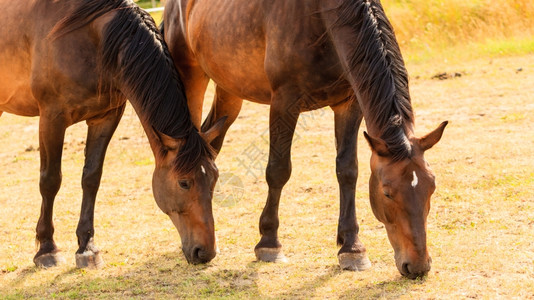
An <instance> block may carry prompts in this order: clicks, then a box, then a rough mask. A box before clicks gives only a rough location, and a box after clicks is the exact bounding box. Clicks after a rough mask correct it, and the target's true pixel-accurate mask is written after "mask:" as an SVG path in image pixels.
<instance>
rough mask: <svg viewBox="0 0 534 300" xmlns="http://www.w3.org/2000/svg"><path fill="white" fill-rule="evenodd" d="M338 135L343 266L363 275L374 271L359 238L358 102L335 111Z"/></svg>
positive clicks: (360, 119) (341, 256)
mask: <svg viewBox="0 0 534 300" xmlns="http://www.w3.org/2000/svg"><path fill="white" fill-rule="evenodd" d="M332 109H333V110H334V122H335V135H336V150H337V157H336V175H337V180H338V183H339V194H340V200H339V201H340V205H339V224H338V229H337V243H338V245H340V246H341V249H340V250H339V252H338V259H339V265H340V267H341V268H342V269H344V270H353V271H363V270H366V269H368V268H370V267H371V262H370V261H369V258H367V253H366V250H365V247H364V246H363V244H362V243H361V242H360V240H359V238H358V231H359V227H358V221H357V220H356V207H355V199H354V198H355V193H356V180H357V178H358V161H357V157H356V147H357V137H358V129H359V127H360V123H361V121H362V113H361V111H360V108H359V106H358V103H357V102H356V101H355V100H352V99H349V100H347V101H346V102H344V103H343V104H340V105H338V106H335V107H332Z"/></svg>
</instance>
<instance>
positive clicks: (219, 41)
mask: <svg viewBox="0 0 534 300" xmlns="http://www.w3.org/2000/svg"><path fill="white" fill-rule="evenodd" d="M179 1H180V0H175V1H174V2H179ZM186 2H187V3H186ZM182 4H187V5H185V6H183V8H186V10H185V12H184V11H182V14H181V17H182V22H183V23H184V25H185V26H184V27H185V32H184V33H183V39H184V40H185V42H186V44H187V48H188V52H189V54H187V53H186V55H185V56H186V59H189V60H194V61H195V62H196V63H198V64H199V65H200V66H201V67H202V69H203V70H204V71H205V72H206V74H207V75H208V76H209V77H210V78H212V79H213V80H214V81H215V82H216V83H217V84H218V85H219V86H220V87H222V88H223V89H225V90H227V91H228V92H230V93H232V94H234V95H236V96H239V97H241V98H244V99H248V100H252V101H255V102H260V103H267V104H268V103H270V101H271V95H272V93H273V91H274V90H276V89H278V88H280V87H281V86H283V85H287V84H293V85H295V86H298V87H299V88H300V89H302V90H303V91H302V92H303V94H307V95H310V97H313V98H314V101H315V104H314V105H315V106H316V107H311V106H310V107H307V109H314V108H318V107H321V106H325V105H329V103H330V101H336V100H338V99H340V98H346V95H347V90H348V89H345V90H343V91H342V92H340V90H341V89H339V85H338V86H337V88H336V89H333V88H329V87H331V86H332V85H336V82H339V78H340V77H341V75H342V73H343V72H342V69H341V67H340V65H339V62H338V58H337V56H336V55H335V51H334V49H333V47H332V45H331V44H330V43H329V40H328V39H324V38H323V37H324V35H325V32H326V29H325V27H324V25H323V22H322V20H321V18H320V15H319V14H318V11H317V9H318V5H317V4H316V1H281V0H274V1H260V0H236V1H230V2H228V3H225V5H220V2H219V1H216V0H195V1H194V2H189V0H182ZM178 15H180V14H178ZM178 15H175V17H178ZM166 22H168V21H167V20H166ZM177 24H178V23H177ZM166 30H169V29H168V28H166ZM170 34H171V33H169V32H167V33H166V36H169V35H170ZM169 44H171V45H172V44H173V41H170V43H169ZM171 47H172V46H171ZM177 51H181V50H179V49H178V50H177ZM182 51H185V50H182ZM182 55H183V53H182ZM173 57H174V58H175V59H176V57H180V55H174V54H173ZM191 57H192V58H191ZM325 91H326V92H325ZM334 98H335V99H336V100H333V99H334Z"/></svg>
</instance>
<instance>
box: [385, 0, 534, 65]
mask: <svg viewBox="0 0 534 300" xmlns="http://www.w3.org/2000/svg"><path fill="white" fill-rule="evenodd" d="M382 4H383V6H384V9H385V11H386V14H387V15H388V17H389V19H390V21H391V23H392V24H393V27H394V28H395V32H396V35H397V39H398V41H399V43H400V45H401V48H402V50H403V53H404V54H405V57H406V58H407V60H408V61H411V62H419V61H421V62H425V61H428V60H430V59H436V58H440V57H443V58H444V59H454V58H457V59H465V58H477V57H480V56H502V55H514V54H526V53H533V52H534V0H383V1H382Z"/></svg>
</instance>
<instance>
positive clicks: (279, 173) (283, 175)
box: [265, 161, 291, 188]
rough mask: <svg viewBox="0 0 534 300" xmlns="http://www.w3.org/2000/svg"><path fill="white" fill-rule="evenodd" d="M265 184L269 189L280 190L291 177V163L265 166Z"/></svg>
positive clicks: (270, 163)
mask: <svg viewBox="0 0 534 300" xmlns="http://www.w3.org/2000/svg"><path fill="white" fill-rule="evenodd" d="M265 175H266V179H267V184H268V185H269V187H271V188H282V187H283V186H284V185H285V184H286V182H287V181H288V180H289V177H291V161H288V162H285V163H282V162H277V163H272V162H269V163H268V164H267V170H266V171H265Z"/></svg>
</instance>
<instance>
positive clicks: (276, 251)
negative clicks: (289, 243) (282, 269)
mask: <svg viewBox="0 0 534 300" xmlns="http://www.w3.org/2000/svg"><path fill="white" fill-rule="evenodd" d="M254 253H256V258H257V259H258V260H259V261H265V262H274V263H285V262H287V258H286V256H285V255H284V253H282V249H281V248H256V249H254Z"/></svg>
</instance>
